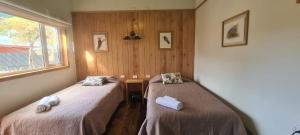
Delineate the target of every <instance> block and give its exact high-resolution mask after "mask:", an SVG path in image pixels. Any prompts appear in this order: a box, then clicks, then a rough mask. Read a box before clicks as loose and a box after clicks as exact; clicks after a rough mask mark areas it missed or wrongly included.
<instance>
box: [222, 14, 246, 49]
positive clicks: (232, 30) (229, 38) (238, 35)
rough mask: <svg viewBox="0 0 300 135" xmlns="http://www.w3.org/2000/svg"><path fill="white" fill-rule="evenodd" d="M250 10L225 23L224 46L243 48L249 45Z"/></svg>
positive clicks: (223, 32) (223, 31)
mask: <svg viewBox="0 0 300 135" xmlns="http://www.w3.org/2000/svg"><path fill="white" fill-rule="evenodd" d="M248 27H249V10H248V11H245V12H243V13H241V14H238V15H236V16H234V17H231V18H229V19H227V20H225V21H223V27H222V29H223V30H222V46H223V47H230V46H242V45H247V43H248Z"/></svg>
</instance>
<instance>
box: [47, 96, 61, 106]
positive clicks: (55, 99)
mask: <svg viewBox="0 0 300 135" xmlns="http://www.w3.org/2000/svg"><path fill="white" fill-rule="evenodd" d="M59 102H60V100H59V98H58V97H57V96H49V100H48V103H49V104H50V105H51V106H56V105H58V104H59Z"/></svg>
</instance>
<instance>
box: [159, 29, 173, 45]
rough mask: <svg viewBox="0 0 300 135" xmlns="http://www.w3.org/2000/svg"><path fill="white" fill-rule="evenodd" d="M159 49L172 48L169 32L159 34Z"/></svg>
mask: <svg viewBox="0 0 300 135" xmlns="http://www.w3.org/2000/svg"><path fill="white" fill-rule="evenodd" d="M159 48H160V49H171V48H172V33H171V32H160V33H159Z"/></svg>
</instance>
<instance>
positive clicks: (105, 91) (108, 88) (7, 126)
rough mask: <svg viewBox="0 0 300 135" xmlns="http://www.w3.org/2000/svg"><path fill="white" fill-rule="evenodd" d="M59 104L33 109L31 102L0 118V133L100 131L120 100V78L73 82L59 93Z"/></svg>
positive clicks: (89, 134)
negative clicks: (94, 83) (39, 110)
mask: <svg viewBox="0 0 300 135" xmlns="http://www.w3.org/2000/svg"><path fill="white" fill-rule="evenodd" d="M53 95H56V96H58V97H59V98H60V104H59V105H58V106H55V107H52V109H51V111H48V112H45V113H36V112H35V111H36V107H37V104H38V101H37V102H34V103H32V104H30V105H28V106H26V107H24V108H21V109H19V110H17V111H15V112H13V113H11V114H9V115H7V116H5V117H4V118H3V119H2V120H1V127H0V133H1V135H101V134H103V133H104V132H105V129H106V124H107V123H108V122H109V120H110V117H111V116H112V114H113V113H114V111H115V110H116V108H117V107H118V105H119V103H120V102H121V101H122V100H123V91H122V86H121V83H120V82H114V83H107V84H105V85H103V86H81V84H75V85H73V86H71V87H68V88H66V89H64V90H62V91H60V92H58V93H55V94H53Z"/></svg>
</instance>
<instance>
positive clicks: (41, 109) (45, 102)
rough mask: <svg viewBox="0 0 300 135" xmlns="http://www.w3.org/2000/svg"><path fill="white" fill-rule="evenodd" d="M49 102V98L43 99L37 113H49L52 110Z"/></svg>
mask: <svg viewBox="0 0 300 135" xmlns="http://www.w3.org/2000/svg"><path fill="white" fill-rule="evenodd" d="M48 101H49V97H43V98H42V99H41V100H40V102H39V104H38V106H37V109H36V112H37V113H41V112H46V111H49V110H50V109H51V105H50V104H49V103H48Z"/></svg>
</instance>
